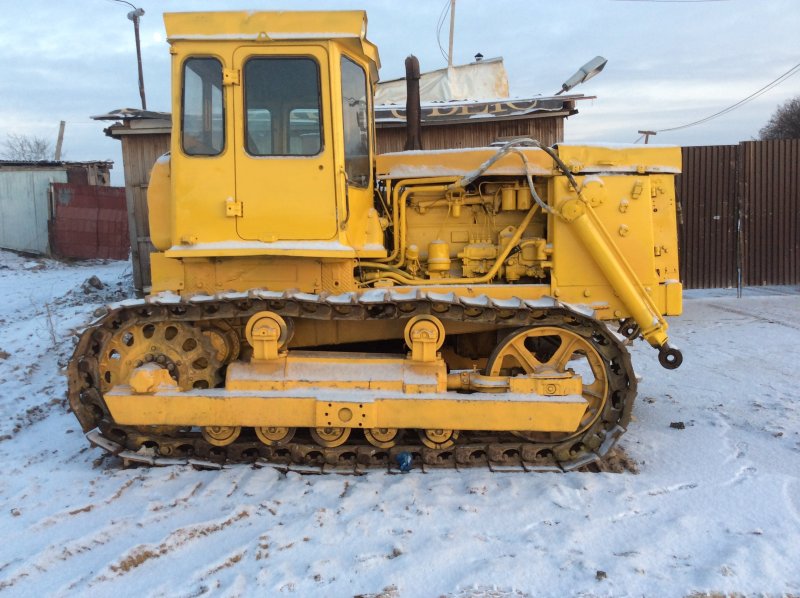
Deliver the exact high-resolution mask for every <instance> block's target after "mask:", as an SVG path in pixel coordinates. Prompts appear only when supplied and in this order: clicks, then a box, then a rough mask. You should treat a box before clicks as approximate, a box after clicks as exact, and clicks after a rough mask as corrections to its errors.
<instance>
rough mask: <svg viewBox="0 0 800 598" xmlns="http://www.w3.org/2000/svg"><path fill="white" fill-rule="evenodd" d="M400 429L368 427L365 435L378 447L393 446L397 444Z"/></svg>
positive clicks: (368, 440)
mask: <svg viewBox="0 0 800 598" xmlns="http://www.w3.org/2000/svg"><path fill="white" fill-rule="evenodd" d="M399 435H400V434H399V430H398V429H397V428H367V429H366V430H364V437H365V438H366V439H367V442H369V443H370V444H371V445H372V446H376V447H378V448H383V449H387V448H392V447H393V446H394V445H395V444H397V439H398V437H399Z"/></svg>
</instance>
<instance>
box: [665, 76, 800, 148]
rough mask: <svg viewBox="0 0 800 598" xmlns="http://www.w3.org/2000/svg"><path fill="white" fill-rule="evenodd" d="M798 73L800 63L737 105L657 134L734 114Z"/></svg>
mask: <svg viewBox="0 0 800 598" xmlns="http://www.w3.org/2000/svg"><path fill="white" fill-rule="evenodd" d="M798 72H800V62H798V63H797V64H796V65H794V66H793V67H792V68H790V69H789V70H788V71H786V72H785V73H783V74H782V75H781V76H779V77H778V78H776V79H773V80H772V81H770V82H769V83H767V84H766V85H765V86H764V87H762V88H761V89H758V90H756V91H754V92H753V93H751V94H750V95H749V96H747V97H746V98H743V99H741V100H739V101H738V102H736V103H735V104H731V105H730V106H728V107H727V108H723V109H722V110H720V111H719V112H715V113H714V114H711V115H709V116H706V117H705V118H701V119H700V120H696V121H694V122H690V123H687V124H685V125H680V126H678V127H670V128H668V129H659V130H657V131H656V133H666V132H668V131H678V130H679V129H687V128H689V127H694V126H695V125H701V124H703V123H707V122H708V121H710V120H713V119H715V118H717V117H719V116H722V115H723V114H727V113H728V112H732V111H733V110H736V109H737V108H739V107H741V106H744V105H745V104H747V103H748V102H751V101H752V100H755V99H756V98H758V97H759V96H762V95H764V94H765V93H767V92H768V91H770V90H771V89H773V88H775V87H777V86H778V85H780V84H781V83H783V82H784V81H786V80H787V79H789V78H790V77H792V76H793V75H796V74H797V73H798Z"/></svg>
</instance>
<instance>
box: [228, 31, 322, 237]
mask: <svg viewBox="0 0 800 598" xmlns="http://www.w3.org/2000/svg"><path fill="white" fill-rule="evenodd" d="M234 64H235V65H236V66H237V68H238V71H239V77H240V81H239V83H240V84H239V85H235V86H234V106H235V108H234V109H235V110H237V111H239V114H237V117H236V140H235V161H236V166H235V168H236V197H235V200H236V204H237V205H236V214H237V215H236V218H237V223H236V224H237V227H236V228H237V233H238V235H239V237H241V238H242V239H244V240H249V241H263V242H275V241H287V240H288V241H299V240H328V239H333V238H335V237H336V235H337V205H336V185H335V183H336V177H335V172H334V154H333V141H332V135H331V127H330V123H331V114H330V111H331V107H330V92H329V90H330V84H329V81H330V76H329V72H328V53H327V50H326V48H325V47H323V46H308V47H306V46H303V47H297V46H294V47H291V48H287V47H283V48H263V47H243V48H239V49H238V50H237V51H236V52H235V53H234Z"/></svg>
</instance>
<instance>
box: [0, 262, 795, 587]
mask: <svg viewBox="0 0 800 598" xmlns="http://www.w3.org/2000/svg"><path fill="white" fill-rule="evenodd" d="M129 274H130V269H129V267H128V266H127V264H125V263H121V262H111V263H100V262H93V263H83V264H72V265H67V264H62V263H58V262H55V261H51V260H44V259H30V258H23V257H19V256H16V255H14V254H12V253H9V252H2V251H0V293H2V305H0V389H2V393H0V467H2V471H3V473H2V476H0V524H2V539H3V541H2V542H0V594H7V595H14V596H25V595H31V596H40V595H70V596H73V595H79V596H80V595H82V596H99V595H102V596H113V595H117V596H127V595H134V594H136V595H147V596H200V595H205V594H210V595H215V596H216V595H221V596H248V595H261V596H280V595H287V596H355V595H362V596H363V595H368V596H373V597H377V596H385V597H387V598H394V597H406V596H410V597H416V596H423V597H426V596H431V597H434V596H442V595H444V596H455V597H464V598H466V597H468V596H492V597H495V596H497V597H501V596H514V597H520V596H567V595H582V596H687V595H692V594H701V593H707V592H717V593H722V594H726V593H734V592H735V593H741V594H744V595H763V594H767V595H781V594H794V595H797V594H798V593H800V567H799V566H798V562H800V413H799V412H798V406H797V401H796V396H797V394H798V393H797V390H796V389H797V383H798V380H797V369H798V368H797V364H798V359H797V355H798V351H797V347H798V344H799V343H800V288H771V289H748V290H746V292H745V297H744V298H743V299H736V298H735V293H732V292H730V291H714V292H704V293H688V294H687V295H688V296H687V300H686V303H685V311H686V313H685V315H684V316H683V317H681V318H675V319H673V321H672V322H671V324H672V330H671V331H672V335H673V338H674V340H675V342H676V343H677V344H678V345H679V346H680V347H681V348H682V350H683V351H684V363H683V366H682V367H681V368H680V369H679V370H677V371H672V372H669V371H666V370H663V369H661V368H660V366H659V365H658V362H657V359H656V354H655V352H654V351H653V350H651V349H650V348H648V347H646V346H644V345H642V344H637V346H636V347H635V348H634V362H635V364H636V365H637V369H638V372H639V374H640V375H642V376H643V378H644V380H643V382H642V384H641V385H640V395H639V399H638V400H637V404H636V407H635V409H634V415H635V420H634V422H633V423H632V424H631V426H630V429H629V431H628V433H627V434H626V435H625V436H624V437H623V441H622V446H623V447H624V448H625V450H626V451H627V453H628V455H629V456H630V457H632V458H633V459H634V460H635V461H636V462H637V463H638V467H639V469H640V473H639V474H638V475H635V474H631V473H626V474H611V473H607V474H606V473H604V474H590V473H570V474H563V475H560V474H520V473H504V474H500V473H494V474H493V473H490V472H488V471H484V470H475V471H469V472H455V471H444V472H436V473H429V474H422V473H415V472H412V473H410V474H407V475H388V474H386V473H384V472H373V473H370V474H368V475H365V476H362V477H353V476H347V477H346V476H337V475H328V476H301V475H298V474H295V473H290V474H288V475H283V474H281V473H279V472H277V471H275V470H273V469H271V468H264V469H255V468H252V467H250V466H234V467H230V468H227V469H225V470H223V471H196V470H194V469H192V468H191V467H172V468H163V469H158V468H153V469H148V468H133V469H121V467H120V463H119V461H118V460H116V459H114V458H105V457H103V453H102V452H101V451H100V450H98V449H95V448H90V447H89V446H88V443H87V441H86V440H85V438H84V437H83V435H82V434H81V432H80V429H79V427H78V423H77V421H76V420H75V419H74V417H73V416H72V415H71V414H69V413H67V408H66V401H65V399H64V396H65V379H64V375H63V369H62V368H63V366H64V365H65V363H66V360H67V359H68V358H69V355H70V353H71V350H72V346H73V342H74V338H73V336H72V333H73V330H75V329H80V328H81V327H82V326H83V325H84V324H85V323H86V322H88V321H89V320H90V319H92V312H93V311H94V310H95V309H96V308H97V307H98V306H99V305H100V304H102V303H103V302H106V301H110V300H115V299H118V298H119V297H120V296H121V295H124V294H125V293H126V292H129V287H130V281H129ZM93 275H95V276H97V277H98V278H99V279H100V281H102V282H103V283H104V285H105V286H104V288H103V289H96V288H94V287H92V286H91V285H88V284H87V285H84V281H86V280H87V279H88V278H90V277H91V276H93ZM83 287H85V289H86V290H84V288H83ZM677 422H683V424H684V426H685V427H684V428H683V429H678V428H679V427H678V428H676V427H671V426H670V424H672V423H677Z"/></svg>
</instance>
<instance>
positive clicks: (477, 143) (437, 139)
mask: <svg viewBox="0 0 800 598" xmlns="http://www.w3.org/2000/svg"><path fill="white" fill-rule="evenodd" d="M511 137H533V138H534V139H538V140H539V141H541V142H542V143H544V144H546V145H553V144H555V143H558V142H559V141H561V140H562V139H563V138H564V119H563V118H524V119H518V120H498V121H488V122H477V123H458V124H456V123H454V124H450V125H436V126H427V127H426V126H423V127H422V147H423V148H424V149H426V150H435V149H448V148H462V147H486V146H487V145H489V144H491V143H493V142H495V141H498V140H500V139H505V138H511ZM375 141H376V145H377V151H378V153H379V154H386V153H389V152H401V151H403V147H404V146H405V143H406V129H405V127H379V128H378V131H377V136H376V139H375Z"/></svg>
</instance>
